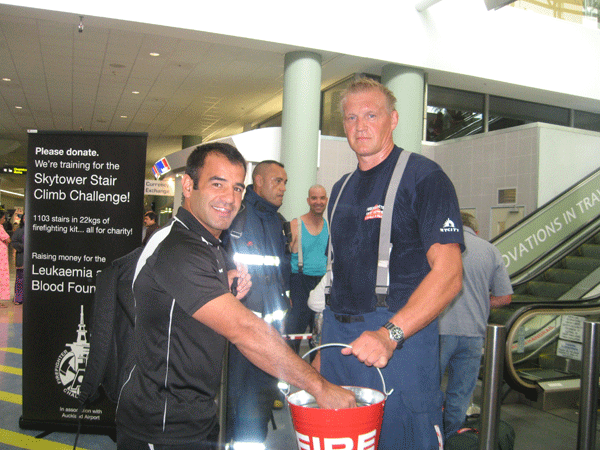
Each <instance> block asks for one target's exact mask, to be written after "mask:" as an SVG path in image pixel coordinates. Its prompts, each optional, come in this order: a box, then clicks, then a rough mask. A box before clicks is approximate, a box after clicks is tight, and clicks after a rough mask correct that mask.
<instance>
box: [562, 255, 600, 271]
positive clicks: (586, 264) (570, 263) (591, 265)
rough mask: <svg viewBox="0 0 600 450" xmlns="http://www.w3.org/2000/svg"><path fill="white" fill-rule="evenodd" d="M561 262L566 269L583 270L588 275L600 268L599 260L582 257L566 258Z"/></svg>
mask: <svg viewBox="0 0 600 450" xmlns="http://www.w3.org/2000/svg"><path fill="white" fill-rule="evenodd" d="M563 261H564V265H565V267H566V268H567V269H574V270H585V271H586V272H588V273H589V272H592V271H593V270H596V269H597V268H598V267H600V260H598V259H595V258H586V257H583V256H567V257H565V258H564V260H563Z"/></svg>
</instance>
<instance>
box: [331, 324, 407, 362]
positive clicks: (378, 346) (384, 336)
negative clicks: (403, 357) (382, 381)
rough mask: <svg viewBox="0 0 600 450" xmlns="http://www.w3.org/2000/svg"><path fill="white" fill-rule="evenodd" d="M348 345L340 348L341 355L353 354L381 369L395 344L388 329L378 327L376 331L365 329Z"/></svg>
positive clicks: (392, 353) (391, 354)
mask: <svg viewBox="0 0 600 450" xmlns="http://www.w3.org/2000/svg"><path fill="white" fill-rule="evenodd" d="M350 346H351V347H352V348H349V347H345V348H343V349H342V355H354V356H356V357H357V358H358V360H359V361H360V362H362V363H364V364H366V365H367V366H375V367H377V368H378V369H382V368H384V367H385V366H387V363H388V361H389V360H390V358H391V357H392V356H393V355H394V350H396V345H395V344H394V342H393V341H392V340H391V339H390V337H389V334H388V331H387V330H386V329H385V328H383V327H382V328H380V329H379V330H377V331H365V332H363V334H361V335H360V336H359V337H358V338H357V339H355V340H354V341H353V342H351V343H350Z"/></svg>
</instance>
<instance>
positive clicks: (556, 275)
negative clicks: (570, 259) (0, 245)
mask: <svg viewBox="0 0 600 450" xmlns="http://www.w3.org/2000/svg"><path fill="white" fill-rule="evenodd" d="M587 275H588V273H587V272H585V271H582V270H570V269H554V268H553V269H548V270H546V271H545V272H544V274H543V278H544V280H546V281H550V282H554V283H566V284H570V285H575V284H577V283H579V282H580V281H581V280H583V279H584V278H585V277H586V276H587ZM536 281H539V280H536Z"/></svg>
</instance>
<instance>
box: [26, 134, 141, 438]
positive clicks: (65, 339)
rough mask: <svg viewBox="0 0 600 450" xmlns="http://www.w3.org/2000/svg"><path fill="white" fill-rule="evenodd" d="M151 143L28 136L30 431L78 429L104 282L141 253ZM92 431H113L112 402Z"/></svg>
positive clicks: (90, 413)
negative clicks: (95, 304)
mask: <svg viewBox="0 0 600 450" xmlns="http://www.w3.org/2000/svg"><path fill="white" fill-rule="evenodd" d="M146 142H147V135H146V134H140V133H136V134H131V133H127V134H124V133H118V134H117V133H93V132H53V131H48V132H37V133H30V134H29V148H28V156H27V158H28V159H27V167H28V170H27V187H26V199H25V227H26V228H25V261H24V263H25V272H24V277H25V285H24V289H25V301H24V309H23V416H22V417H21V420H20V425H21V427H23V428H33V429H44V430H52V429H53V428H56V429H59V428H64V427H67V428H68V427H69V426H71V425H73V424H75V423H76V411H77V408H78V406H79V403H78V401H77V397H78V395H79V384H80V383H81V380H82V379H83V373H84V371H85V363H86V361H87V354H88V352H89V327H90V313H91V307H92V301H93V298H94V292H95V278H96V273H97V272H98V271H99V270H101V269H103V268H104V267H106V266H107V265H108V264H109V263H110V262H111V261H112V260H113V259H116V258H118V257H120V256H122V255H124V254H126V253H128V252H129V251H131V250H133V249H134V248H136V247H137V246H139V245H140V244H141V236H142V217H143V200H144V170H145V160H146ZM84 417H85V421H84V424H86V423H89V424H93V425H94V424H97V425H100V426H103V425H105V424H114V406H112V405H110V404H108V403H107V402H104V403H100V404H98V405H94V407H93V408H90V409H86V411H85V415H84Z"/></svg>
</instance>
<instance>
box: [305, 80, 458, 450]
mask: <svg viewBox="0 0 600 450" xmlns="http://www.w3.org/2000/svg"><path fill="white" fill-rule="evenodd" d="M395 102H396V99H395V97H394V95H393V94H392V92H391V91H390V90H389V89H387V88H386V87H385V86H383V85H382V84H380V83H378V82H376V81H374V80H371V79H368V78H360V79H358V80H353V81H352V82H351V83H350V85H349V87H348V88H347V89H346V91H345V92H344V93H343V95H342V100H341V109H342V111H343V116H342V117H343V121H344V131H345V132H346V137H347V139H348V143H349V144H350V147H351V148H352V150H353V151H354V153H355V154H356V157H357V159H358V170H356V171H355V172H353V174H351V175H350V178H349V179H348V181H347V184H346V186H345V188H344V190H343V192H342V193H341V194H340V189H341V184H342V181H343V179H342V180H340V181H338V182H337V183H336V184H335V185H334V187H333V189H332V191H331V195H330V202H329V226H330V237H331V242H332V245H333V284H332V286H331V293H330V296H329V303H328V306H327V308H326V309H325V311H324V312H323V319H324V323H323V332H322V343H323V344H324V345H325V344H328V343H335V342H339V343H344V344H349V345H350V346H351V348H343V349H342V350H341V351H340V350H339V349H336V348H327V349H324V350H321V351H320V370H321V373H322V374H323V376H324V377H325V378H326V379H327V380H329V381H331V382H334V383H338V384H342V385H346V386H363V387H368V388H372V389H381V379H380V378H379V374H378V372H377V371H376V370H374V368H373V367H372V366H375V367H377V368H380V369H382V372H383V377H384V379H385V382H386V387H387V389H388V390H389V389H390V388H393V389H394V393H393V394H392V395H390V396H389V397H387V399H386V404H385V410H384V414H383V423H382V428H381V435H380V440H379V447H378V449H379V450H398V449H403V450H408V449H412V450H416V449H420V450H423V449H426V450H432V449H438V448H441V447H442V446H443V436H442V429H441V428H442V392H441V389H440V376H439V373H440V371H439V362H440V360H439V333H438V323H437V316H438V315H439V313H440V312H442V311H443V310H444V308H445V307H446V306H447V305H448V304H449V303H450V301H452V299H453V298H454V297H455V296H456V294H458V292H459V291H460V288H461V278H462V264H461V248H462V245H463V235H462V228H461V222H460V209H459V207H458V199H457V197H456V193H455V191H454V186H453V185H452V182H451V181H450V179H449V178H448V176H447V175H446V174H445V173H444V172H443V171H442V169H441V168H440V166H439V165H438V164H436V163H435V162H433V161H431V160H429V159H427V158H425V157H424V156H422V155H420V154H417V153H411V154H410V155H409V158H408V162H407V165H406V169H405V171H404V176H403V177H402V180H401V183H400V185H399V188H398V190H397V194H396V197H395V203H394V209H393V215H392V230H391V243H392V244H393V247H392V249H391V253H390V260H389V293H388V295H387V297H385V299H383V298H381V297H378V296H377V295H376V293H375V283H376V272H377V265H378V262H377V253H378V252H377V249H378V246H379V245H378V241H379V233H380V225H381V218H382V217H383V215H384V214H388V210H387V208H388V206H385V208H386V209H385V211H384V210H383V208H384V204H385V195H386V192H387V186H388V184H389V181H390V179H391V176H392V173H393V170H394V168H395V167H396V163H397V161H398V159H399V157H400V155H401V153H402V152H403V151H405V150H402V149H400V148H399V147H397V146H395V145H394V142H393V135H392V132H393V130H394V128H396V125H397V124H398V112H397V111H396V109H395ZM338 196H339V200H337V202H338V204H337V207H336V210H335V215H334V216H333V219H332V216H331V214H332V204H335V202H336V199H337V197H338ZM349 355H354V357H349ZM315 361H317V359H315Z"/></svg>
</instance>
